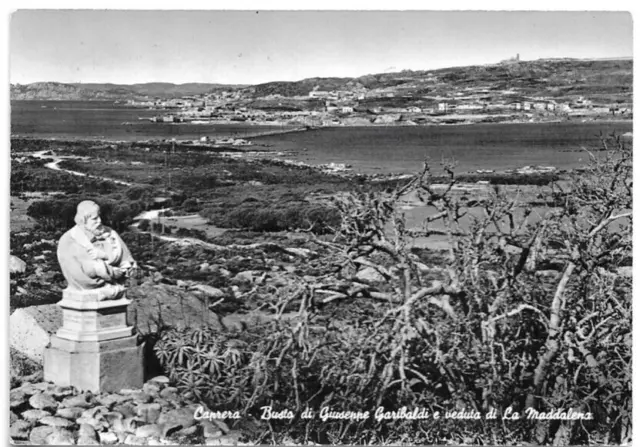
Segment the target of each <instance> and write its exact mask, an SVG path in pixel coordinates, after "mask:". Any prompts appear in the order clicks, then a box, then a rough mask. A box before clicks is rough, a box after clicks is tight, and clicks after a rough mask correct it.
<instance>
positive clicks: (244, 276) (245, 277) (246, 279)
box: [233, 270, 255, 283]
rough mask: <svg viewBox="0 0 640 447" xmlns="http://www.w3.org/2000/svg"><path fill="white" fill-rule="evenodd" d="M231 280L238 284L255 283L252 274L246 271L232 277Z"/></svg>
mask: <svg viewBox="0 0 640 447" xmlns="http://www.w3.org/2000/svg"><path fill="white" fill-rule="evenodd" d="M233 280H234V281H236V282H239V283H252V282H254V281H255V276H254V272H252V271H251V270H248V271H246V272H239V273H238V274H237V275H236V276H234V277H233Z"/></svg>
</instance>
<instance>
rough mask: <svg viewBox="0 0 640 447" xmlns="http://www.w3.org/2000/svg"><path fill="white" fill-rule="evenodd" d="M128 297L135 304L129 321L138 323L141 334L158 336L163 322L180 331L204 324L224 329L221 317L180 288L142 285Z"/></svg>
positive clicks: (199, 299) (192, 294)
mask: <svg viewBox="0 0 640 447" xmlns="http://www.w3.org/2000/svg"><path fill="white" fill-rule="evenodd" d="M127 297H128V298H129V299H131V300H132V301H133V303H132V304H131V305H129V308H128V310H127V311H128V315H129V316H128V317H127V318H128V321H131V322H135V324H136V327H137V329H138V333H139V334H141V335H146V334H150V333H155V332H156V331H157V330H158V322H159V321H162V322H163V323H164V324H166V325H169V326H172V327H175V328H176V329H183V328H186V327H195V326H200V325H204V326H211V327H212V328H214V329H219V330H222V325H221V324H220V320H219V318H218V316H217V315H216V314H215V313H214V312H207V307H206V305H205V304H203V303H202V299H201V297H198V296H196V295H195V294H194V293H192V292H188V291H185V290H183V289H181V288H180V287H177V286H170V285H166V284H142V285H140V286H137V287H131V288H129V289H128V290H127Z"/></svg>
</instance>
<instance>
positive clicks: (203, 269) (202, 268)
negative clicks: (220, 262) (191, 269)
mask: <svg viewBox="0 0 640 447" xmlns="http://www.w3.org/2000/svg"><path fill="white" fill-rule="evenodd" d="M198 270H200V271H201V272H208V271H209V263H208V262H203V263H202V264H200V267H198Z"/></svg>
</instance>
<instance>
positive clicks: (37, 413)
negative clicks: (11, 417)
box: [22, 410, 51, 422]
mask: <svg viewBox="0 0 640 447" xmlns="http://www.w3.org/2000/svg"><path fill="white" fill-rule="evenodd" d="M45 416H51V413H49V412H48V411H44V410H27V411H24V412H23V413H22V419H24V420H26V421H29V422H36V421H38V420H39V419H42V418H43V417H45Z"/></svg>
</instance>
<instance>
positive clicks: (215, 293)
mask: <svg viewBox="0 0 640 447" xmlns="http://www.w3.org/2000/svg"><path fill="white" fill-rule="evenodd" d="M192 289H194V290H198V291H200V292H202V293H204V294H205V295H207V296H208V297H209V298H222V297H224V296H225V293H224V292H223V291H222V290H220V289H218V288H217V287H212V286H208V285H206V284H198V285H195V286H193V287H192Z"/></svg>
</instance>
